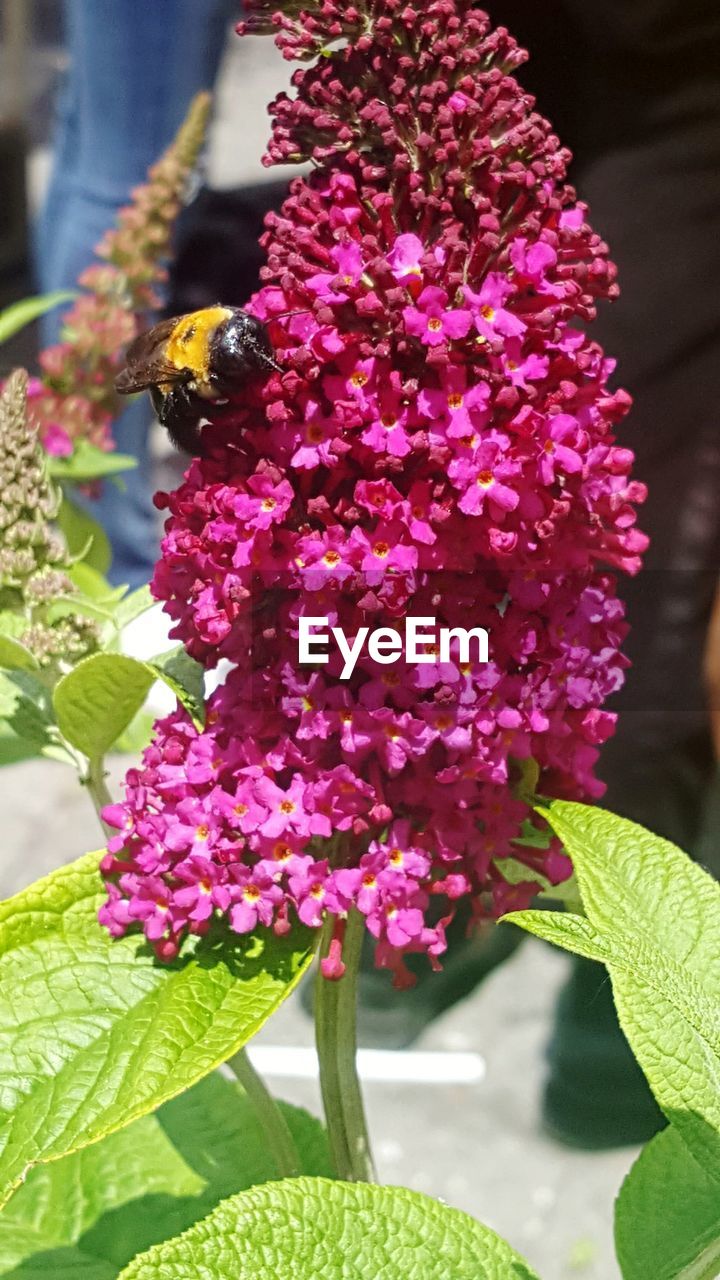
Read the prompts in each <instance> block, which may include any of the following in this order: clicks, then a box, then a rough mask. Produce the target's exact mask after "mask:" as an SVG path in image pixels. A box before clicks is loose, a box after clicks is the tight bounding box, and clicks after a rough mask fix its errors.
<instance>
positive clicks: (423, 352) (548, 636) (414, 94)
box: [101, 0, 646, 985]
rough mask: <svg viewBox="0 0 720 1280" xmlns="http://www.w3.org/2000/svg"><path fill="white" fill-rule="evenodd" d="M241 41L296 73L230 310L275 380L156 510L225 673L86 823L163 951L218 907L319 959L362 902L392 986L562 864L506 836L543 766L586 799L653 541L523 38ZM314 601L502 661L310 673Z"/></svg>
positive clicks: (124, 914)
mask: <svg viewBox="0 0 720 1280" xmlns="http://www.w3.org/2000/svg"><path fill="white" fill-rule="evenodd" d="M243 29H244V30H245V31H249V32H266V31H267V32H270V31H272V32H274V33H275V38H276V41H277V43H278V45H279V46H280V47H281V48H282V49H283V52H284V54H285V56H286V57H289V58H301V59H304V60H307V61H309V66H308V67H307V68H306V69H302V70H299V71H297V72H296V74H295V76H294V86H295V97H294V98H290V97H288V96H285V95H281V96H280V97H279V98H278V99H277V100H276V101H275V103H274V104H273V106H272V108H271V112H272V115H273V118H274V124H273V136H272V140H271V143H270V148H269V153H268V162H269V163H272V162H279V161H303V160H312V161H313V164H314V169H313V172H312V174H311V176H310V177H308V178H298V179H297V180H296V181H295V182H294V183H293V185H292V187H291V191H290V194H289V196H288V198H287V199H286V201H285V203H284V205H283V207H282V209H281V210H280V212H279V213H277V214H272V215H270V217H269V218H268V220H267V230H266V232H265V234H264V238H263V244H264V247H265V249H266V252H267V265H266V267H265V268H264V270H263V286H262V288H261V289H260V291H259V292H258V294H257V295H256V296H255V297H254V299H253V300H252V303H251V309H252V310H253V312H254V313H255V314H256V315H258V316H259V317H261V318H263V319H264V320H265V321H266V322H267V324H268V326H269V331H270V334H271V337H272V340H273V343H274V346H275V349H276V356H277V360H278V363H279V364H280V366H281V369H282V371H281V372H278V373H273V374H272V375H271V376H270V377H269V378H268V379H267V380H266V381H265V382H264V383H263V384H262V385H259V386H257V387H256V388H255V389H254V390H252V391H251V392H250V393H249V394H244V395H243V397H242V399H239V400H238V401H237V402H236V403H231V404H230V405H228V406H225V407H223V409H222V411H218V413H217V414H216V415H215V416H214V420H213V421H212V422H211V423H210V424H209V425H207V426H206V427H204V429H203V446H204V456H203V457H202V458H200V459H196V460H195V461H194V462H193V463H192V465H191V467H190V469H189V471H188V473H187V475H186V477H185V480H184V482H183V483H182V485H181V486H180V488H179V489H178V490H177V491H176V492H174V493H171V494H164V495H159V497H158V504H159V506H161V507H162V508H164V509H165V510H166V511H167V513H168V515H167V522H166V526H165V539H164V543H163V551H162V558H161V560H160V562H159V564H158V566H157V571H156V574H155V579H154V583H153V590H154V593H155V595H156V597H157V598H158V599H159V600H162V601H163V602H164V605H165V608H166V610H167V612H168V613H169V615H170V616H171V618H172V619H173V620H174V624H175V625H174V635H175V636H176V637H177V638H178V639H179V640H181V641H182V642H183V643H184V644H185V645H186V647H187V649H188V651H189V652H190V653H191V654H192V655H193V656H194V657H196V658H197V659H199V660H200V661H201V662H202V663H204V664H205V665H206V666H207V667H213V666H215V665H216V664H217V663H218V662H219V661H220V660H221V659H228V660H229V661H230V663H231V664H232V669H231V671H230V674H229V675H228V677H227V678H226V680H225V682H224V683H223V684H222V685H221V686H220V687H219V688H218V689H217V691H216V692H215V693H214V694H213V695H212V697H211V699H210V704H209V712H208V719H207V725H206V727H205V729H204V730H202V731H201V730H199V729H197V728H195V727H194V726H193V724H192V723H191V721H190V720H189V718H188V716H187V715H186V713H185V712H184V711H182V710H178V711H176V712H175V713H174V714H173V715H171V716H169V717H167V718H166V719H165V720H163V721H160V722H159V723H158V724H157V725H156V728H155V737H154V741H153V744H152V745H151V746H150V747H149V748H148V749H147V751H146V752H145V755H144V758H143V762H142V765H141V767H140V768H137V769H132V770H130V772H129V774H128V777H127V781H126V793H125V801H124V803H123V804H122V805H120V806H119V807H118V806H115V807H113V809H112V811H108V812H107V813H106V818H107V820H108V822H112V823H113V825H114V826H116V827H117V828H118V834H117V836H116V837H115V838H114V839H113V840H111V842H110V851H109V853H108V856H107V858H106V860H105V862H104V864H103V869H104V872H105V875H106V877H107V879H108V884H109V898H108V902H107V904H106V905H105V906H104V907H103V908H102V912H101V917H102V919H103V921H104V922H105V924H106V925H107V926H108V928H110V929H111V930H112V931H113V932H114V933H116V934H121V933H123V932H125V930H126V929H127V928H128V927H130V925H131V923H132V922H134V921H137V922H138V923H139V924H140V925H141V926H142V927H143V928H144V929H145V932H146V934H147V936H148V938H149V939H150V940H151V941H152V942H153V943H154V945H156V947H157V949H158V953H159V954H161V955H162V956H164V957H168V956H172V955H173V954H176V953H177V950H178V948H179V946H180V944H181V942H182V940H183V938H184V937H185V936H186V935H187V934H189V933H194V934H202V933H203V932H204V931H206V930H207V928H208V927H209V926H210V923H211V921H212V920H214V919H217V918H218V917H222V918H224V919H226V920H227V924H228V927H229V929H230V930H231V931H232V930H234V931H235V932H236V933H238V934H243V933H245V932H247V931H249V930H251V929H253V928H255V927H256V926H257V924H258V923H260V924H264V925H272V927H274V928H276V929H277V930H279V931H281V932H282V931H286V930H287V928H288V923H289V922H291V921H292V920H294V919H296V918H299V919H300V920H302V921H304V922H305V923H306V924H308V925H311V926H313V927H317V926H319V925H320V924H321V923H322V922H323V921H324V920H327V919H328V917H335V918H336V920H337V929H336V932H335V934H334V936H333V948H334V949H333V950H332V952H331V954H330V956H329V958H328V961H327V963H326V965H325V972H326V973H327V974H328V975H329V976H338V975H339V974H340V973H341V972H342V955H341V951H342V938H343V936H344V934H343V921H344V920H345V918H346V917H347V914H348V913H349V912H350V910H351V908H353V907H356V908H357V910H358V911H359V912H360V913H362V915H363V916H364V918H365V921H366V924H367V928H368V930H369V932H370V933H371V934H372V936H373V938H374V939H375V941H376V958H377V963H378V964H379V965H381V966H386V967H388V968H389V969H391V970H392V971H393V973H394V977H395V981H396V983H398V984H399V985H403V984H404V983H407V982H409V981H411V980H412V979H411V975H410V974H409V972H408V970H407V967H406V965H405V963H404V957H405V956H406V955H407V954H408V953H410V952H422V953H424V954H426V955H427V957H428V960H429V962H430V963H431V964H432V965H433V966H435V967H437V966H438V965H439V964H440V963H441V957H442V953H443V951H444V949H445V946H446V939H445V929H446V927H447V923H448V921H449V919H451V918H452V915H453V913H454V911H455V910H456V908H457V904H458V902H460V901H461V900H462V899H469V900H470V901H471V902H472V906H473V910H474V912H475V914H476V915H477V916H480V915H497V914H500V913H502V912H505V911H507V910H508V909H511V908H514V907H521V906H524V905H527V903H528V902H529V901H530V899H531V897H532V896H533V894H534V893H535V892H536V890H537V887H538V882H539V881H538V877H545V878H547V879H549V880H551V881H552V882H557V881H560V880H562V879H563V878H565V877H566V876H567V875H568V873H569V869H570V868H569V862H568V860H567V858H565V857H564V855H563V854H562V853H561V851H560V850H559V848H558V845H557V844H556V843H555V842H552V841H551V842H549V845H548V847H542V846H543V844H548V842H547V841H543V839H542V836H543V834H544V833H543V832H542V831H539V839H538V842H537V845H538V847H533V846H532V845H530V844H529V843H526V842H524V843H522V844H520V845H518V844H517V843H515V841H516V840H517V839H518V837H520V836H521V834H522V835H524V836H527V835H528V822H529V823H530V830H532V828H533V827H535V828H540V827H541V826H542V824H541V822H540V820H539V819H537V818H533V814H532V809H531V808H530V806H529V803H528V794H527V790H526V788H525V786H524V785H522V783H523V779H524V778H526V776H527V775H528V773H529V769H528V762H529V761H531V760H532V761H534V762H535V765H536V766H537V770H538V771H539V778H538V782H537V790H538V792H540V793H542V794H544V795H551V796H564V797H572V798H581V797H596V796H599V795H600V794H601V793H602V786H601V784H600V783H599V782H598V781H597V779H596V778H595V776H594V772H593V771H594V766H595V763H596V760H597V757H598V748H599V746H600V744H601V743H602V742H603V741H604V740H605V739H606V738H607V737H608V736H609V735H610V734H611V733H612V729H613V723H614V716H613V715H612V714H611V713H609V712H607V711H605V710H603V705H604V703H605V701H606V699H607V697H608V696H609V695H610V694H612V693H613V692H615V690H617V688H618V687H619V686H620V684H621V683H622V680H623V673H624V669H625V667H626V665H627V663H626V660H625V659H624V658H623V656H622V654H621V652H620V645H621V642H622V640H623V637H624V634H625V624H624V622H623V610H622V606H621V604H620V602H619V600H618V599H617V596H616V592H615V580H614V576H613V571H614V570H622V571H625V572H628V573H635V572H636V571H637V570H638V568H639V566H640V557H641V554H642V551H643V550H644V548H645V545H646V539H645V537H644V536H643V535H642V534H641V533H640V532H639V531H638V530H637V528H636V525H635V509H634V508H635V504H637V503H638V502H641V501H642V499H643V497H644V489H643V486H642V485H641V484H639V483H637V482H636V481H633V480H631V479H630V467H631V463H632V454H631V453H630V451H629V450H628V449H627V448H625V447H619V446H618V445H617V444H616V442H615V434H614V432H615V428H616V426H617V424H618V423H619V422H620V421H621V420H622V419H623V417H624V416H625V414H626V412H627V410H628V407H629V397H628V396H627V395H626V394H625V393H624V392H623V391H619V390H613V389H611V388H610V386H609V385H608V379H609V378H610V376H611V374H612V372H613V367H614V366H613V362H612V361H611V360H609V359H608V358H607V357H606V356H605V354H604V353H603V351H602V350H601V348H600V347H599V346H598V345H597V344H596V343H595V342H594V341H593V340H592V339H591V337H589V336H588V335H587V333H586V332H585V327H584V326H585V324H586V323H587V322H589V321H591V320H592V319H593V316H594V314H595V307H596V304H597V302H598V301H599V300H602V299H608V298H612V297H614V295H615V293H616V286H615V283H614V276H615V272H614V268H613V267H612V264H611V263H610V262H609V260H608V256H607V249H606V246H605V245H604V244H603V242H602V240H601V239H600V238H599V237H598V236H597V235H596V234H595V233H594V232H593V231H592V229H591V227H590V225H589V223H588V218H587V210H586V208H585V206H584V205H583V204H581V203H579V202H578V200H577V198H576V195H575V192H574V191H573V189H572V188H571V187H570V186H569V185H567V183H566V181H565V175H566V168H567V164H568V159H569V157H568V154H567V152H566V151H565V150H563V149H562V147H561V146H560V143H559V142H558V139H557V138H556V137H555V136H554V134H553V133H552V130H551V128H550V126H549V125H548V124H547V122H546V121H544V120H543V119H541V118H540V116H539V115H538V114H537V113H536V112H535V109H534V103H533V100H532V99H531V98H530V97H529V96H528V95H527V94H526V93H525V92H524V90H523V89H522V88H521V87H520V85H519V84H518V82H517V80H516V79H515V78H514V76H513V71H514V70H515V68H516V67H517V66H518V65H519V64H520V63H521V62H522V61H523V59H524V56H525V55H524V53H523V52H522V51H521V50H520V49H518V47H517V46H516V44H515V43H514V41H513V40H512V38H511V37H510V36H509V34H508V33H507V32H506V31H505V30H503V29H498V30H493V29H492V27H491V24H490V21H489V19H488V18H487V16H486V15H485V14H483V13H482V12H480V11H479V10H478V9H476V8H475V7H474V5H473V4H471V3H470V0H427V2H426V3H424V4H422V5H418V6H413V5H411V4H406V3H404V2H403V3H400V2H399V0H365V2H363V3H357V4H354V5H347V4H345V3H343V4H340V3H335V0H323V3H318V4H314V5H312V6H311V7H310V6H309V7H308V8H303V7H302V6H301V5H299V4H297V3H287V4H285V5H284V6H282V7H280V8H275V7H274V6H272V5H266V4H256V5H255V6H254V12H253V14H252V16H251V17H250V18H249V19H248V21H247V23H246V24H245V25H244V28H243ZM330 45H332V46H333V47H332V48H330V47H329V46H330ZM311 618H312V619H318V618H320V619H323V620H325V621H324V631H325V633H326V638H329V637H330V629H331V628H337V629H340V630H341V631H342V633H343V635H344V637H346V639H347V642H348V644H354V643H355V642H356V641H357V640H358V638H360V637H362V634H363V628H367V629H368V630H369V631H375V630H377V629H378V628H393V629H394V630H395V631H397V632H398V633H399V634H400V635H401V636H406V635H407V630H408V625H409V624H408V622H407V620H408V619H409V618H416V619H418V618H419V619H427V618H430V619H432V620H434V623H435V624H436V627H437V628H438V629H440V628H445V629H452V628H457V627H464V628H467V627H469V626H472V627H477V628H482V629H485V630H486V632H487V635H488V637H489V652H488V655H487V661H484V660H482V659H481V657H480V655H478V654H476V653H475V652H474V651H473V653H472V654H471V655H469V656H468V655H465V656H463V654H462V653H461V650H460V646H459V642H458V640H457V639H455V640H452V639H451V640H450V641H449V647H448V648H447V650H446V651H444V652H443V651H442V650H441V648H440V647H438V646H437V645H435V647H434V648H433V646H432V645H431V646H430V647H429V649H427V650H426V651H425V653H424V657H425V660H424V661H422V662H418V661H413V660H411V658H410V657H408V655H407V652H405V651H404V652H403V653H402V654H400V655H397V654H395V655H394V656H395V658H396V659H397V660H395V661H393V662H392V663H391V662H389V661H387V660H385V661H383V660H381V657H380V656H378V651H375V656H373V654H372V651H371V650H370V649H369V648H368V646H367V645H359V646H358V651H357V655H356V660H355V661H354V664H353V666H352V670H351V673H350V674H349V676H348V675H347V674H346V675H345V677H343V672H344V671H346V666H347V664H346V662H345V659H344V656H343V654H342V652H340V650H339V649H338V647H337V646H336V645H334V644H332V643H328V645H327V647H326V649H325V651H324V656H326V658H327V660H326V661H315V662H314V663H312V662H310V663H308V662H302V661H301V660H300V635H301V631H302V630H303V628H305V627H306V625H307V624H306V621H305V620H307V619H311ZM316 638H318V637H316ZM321 651H322V650H321V648H317V649H316V650H315V652H316V653H319V652H321ZM509 860H511V861H509ZM518 864H520V866H519V869H518ZM523 864H524V868H525V869H524V871H523ZM434 899H437V900H438V901H436V902H434Z"/></svg>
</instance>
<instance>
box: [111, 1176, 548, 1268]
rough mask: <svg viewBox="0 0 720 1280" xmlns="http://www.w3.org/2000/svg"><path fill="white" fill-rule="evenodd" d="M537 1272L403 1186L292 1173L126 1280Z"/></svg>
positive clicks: (168, 1247)
mask: <svg viewBox="0 0 720 1280" xmlns="http://www.w3.org/2000/svg"><path fill="white" fill-rule="evenodd" d="M190 1277H193V1280H230V1277H232V1280H290V1277H292V1280H400V1277H402V1280H537V1276H536V1275H535V1273H534V1272H533V1271H531V1270H530V1267H529V1266H528V1265H527V1263H526V1262H524V1261H523V1259H522V1258H520V1257H519V1256H518V1254H516V1253H515V1252H514V1251H513V1250H512V1249H511V1248H510V1246H509V1245H508V1244H506V1242H505V1241H504V1240H501V1238H500V1237H499V1236H497V1235H495V1233H494V1231H490V1230H489V1229H488V1228H487V1227H483V1226H481V1225H480V1223H479V1222H475V1221H474V1220H473V1219H472V1218H469V1217H468V1216H467V1214H465V1213H461V1212H460V1211H459V1210H458V1209H448V1208H447V1207H446V1206H445V1205H442V1204H439V1203H438V1201H437V1200H431V1199H430V1198H429V1197H428V1196H423V1195H420V1194H419V1193H418V1192H417V1191H408V1190H406V1189H405V1188H404V1187H376V1186H368V1185H367V1184H362V1183H354V1184H349V1183H345V1182H329V1181H327V1180H326V1179H324V1178H293V1179H288V1180H287V1181H285V1182H275V1183H270V1184H269V1185H267V1186H264V1187H256V1188H254V1189H253V1190H252V1191H245V1192H243V1193H241V1194H240V1195H238V1196H233V1197H232V1199H230V1200H225V1201H224V1202H223V1203H222V1204H221V1205H220V1206H219V1207H218V1208H217V1209H216V1210H215V1211H214V1213H211V1214H210V1216H209V1217H208V1218H205V1220H204V1221H203V1222H200V1223H198V1224H197V1225H196V1226H194V1227H191V1229H190V1230H189V1231H186V1232H185V1234H184V1235H182V1236H180V1237H179V1238H178V1239H176V1240H171V1241H169V1242H168V1243H167V1244H161V1245H157V1246H156V1247H155V1248H154V1249H151V1250H150V1251H149V1253H146V1254H144V1255H141V1256H140V1257H139V1258H136V1259H135V1261H134V1262H131V1263H130V1266H129V1267H126V1269H125V1270H124V1271H123V1272H122V1273H121V1280H190Z"/></svg>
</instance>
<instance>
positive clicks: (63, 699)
mask: <svg viewBox="0 0 720 1280" xmlns="http://www.w3.org/2000/svg"><path fill="white" fill-rule="evenodd" d="M154 678H155V677H154V674H153V672H152V671H151V669H150V668H149V667H148V666H147V664H146V663H144V662H138V661H137V659H136V658H128V657H126V656H125V655H124V654H121V653H94V654H92V655H91V657H89V658H84V659H83V661H82V662H79V663H78V665H77V666H76V667H74V668H73V670H72V671H70V672H68V674H67V675H66V676H63V677H62V679H61V680H59V681H58V683H57V685H56V686H55V690H54V692H53V703H54V706H55V714H56V716H57V722H58V726H59V728H60V731H61V733H62V734H63V736H64V737H65V738H67V740H68V742H70V743H71V744H72V746H74V747H77V748H78V750H79V751H82V752H83V754H84V755H86V756H89V757H91V758H98V757H101V756H104V755H105V753H106V752H107V751H109V750H110V747H111V746H112V745H113V743H114V742H115V740H116V738H118V737H119V736H120V734H121V733H122V732H123V730H124V729H126V728H127V726H128V725H129V724H130V721H131V720H132V718H133V716H134V715H136V713H137V712H138V711H139V710H140V708H141V706H142V705H143V702H144V701H145V699H146V697H147V694H148V690H149V689H150V686H151V685H152V683H153V680H154Z"/></svg>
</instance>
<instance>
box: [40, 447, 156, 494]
mask: <svg viewBox="0 0 720 1280" xmlns="http://www.w3.org/2000/svg"><path fill="white" fill-rule="evenodd" d="M136 466H137V459H136V458H133V456H132V455H131V454H129V453H106V452H105V451H104V450H103V449H98V448H97V446H96V445H94V444H88V442H87V440H78V442H77V444H76V446H75V449H74V451H73V452H72V453H71V454H70V456H69V457H67V458H48V470H49V473H50V475H51V476H52V477H53V479H54V480H73V481H74V482H75V483H76V484H84V483H85V482H86V481H87V480H101V479H103V478H104V477H106V476H116V475H118V474H119V473H120V472H121V471H131V470H132V469H133V467H136Z"/></svg>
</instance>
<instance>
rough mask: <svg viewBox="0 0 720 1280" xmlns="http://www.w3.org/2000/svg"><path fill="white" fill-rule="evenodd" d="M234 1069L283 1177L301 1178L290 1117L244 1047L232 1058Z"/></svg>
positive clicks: (232, 1067)
mask: <svg viewBox="0 0 720 1280" xmlns="http://www.w3.org/2000/svg"><path fill="white" fill-rule="evenodd" d="M228 1066H229V1068H230V1070H231V1071H232V1072H233V1073H234V1075H235V1076H236V1077H237V1079H238V1080H239V1082H240V1084H241V1085H242V1087H243V1089H244V1090H245V1092H246V1094H247V1096H248V1098H249V1099H250V1101H251V1103H252V1105H253V1107H254V1108H255V1114H256V1115H257V1118H258V1120H259V1121H260V1125H261V1127H262V1130H263V1133H264V1134H265V1137H266V1138H267V1141H268V1146H269V1147H270V1153H271V1155H272V1158H273V1160H274V1161H275V1165H276V1167H277V1171H278V1173H279V1174H280V1177H281V1178H298V1177H299V1176H300V1174H301V1173H302V1169H301V1168H300V1157H299V1155H298V1151H297V1147H296V1146H295V1139H294V1138H293V1136H292V1134H291V1132H290V1129H289V1126H288V1123H287V1120H286V1119H285V1117H284V1115H283V1113H282V1111H281V1110H280V1108H279V1106H278V1104H277V1102H276V1101H275V1099H274V1098H273V1096H272V1094H271V1093H270V1092H269V1090H268V1088H267V1086H266V1084H265V1081H264V1080H263V1079H262V1076H259V1075H258V1073H257V1071H256V1070H255V1068H254V1066H253V1064H252V1062H251V1061H250V1059H249V1058H248V1056H247V1053H246V1052H245V1050H244V1049H240V1050H239V1051H238V1052H237V1053H236V1054H233V1056H232V1058H230V1059H229V1061H228Z"/></svg>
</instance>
